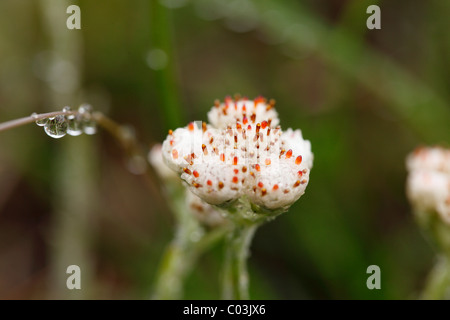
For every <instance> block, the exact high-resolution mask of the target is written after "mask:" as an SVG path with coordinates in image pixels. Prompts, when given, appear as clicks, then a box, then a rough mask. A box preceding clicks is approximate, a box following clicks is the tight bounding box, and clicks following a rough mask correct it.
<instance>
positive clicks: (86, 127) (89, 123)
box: [82, 120, 97, 135]
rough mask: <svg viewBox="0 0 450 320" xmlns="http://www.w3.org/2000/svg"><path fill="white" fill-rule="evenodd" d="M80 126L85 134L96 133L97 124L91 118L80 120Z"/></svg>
mask: <svg viewBox="0 0 450 320" xmlns="http://www.w3.org/2000/svg"><path fill="white" fill-rule="evenodd" d="M82 127H83V131H84V133H86V134H89V135H92V134H96V133H97V124H96V123H95V121H93V120H84V121H83V122H82Z"/></svg>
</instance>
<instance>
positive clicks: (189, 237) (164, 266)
mask: <svg viewBox="0 0 450 320" xmlns="http://www.w3.org/2000/svg"><path fill="white" fill-rule="evenodd" d="M171 198H172V199H175V200H174V201H173V202H172V203H171V206H172V211H173V212H174V213H175V218H176V223H177V226H176V233H175V237H174V239H173V240H172V242H171V243H170V244H169V245H168V247H167V248H166V251H165V252H164V255H163V258H162V262H161V265H160V267H159V270H158V274H157V275H156V285H155V291H154V294H153V297H152V298H153V299H162V300H171V299H181V298H182V297H183V291H184V290H183V289H184V288H183V287H184V282H185V280H186V278H187V276H188V275H189V274H190V273H191V271H192V268H193V266H194V265H195V263H196V261H197V260H198V258H199V256H200V255H201V254H202V253H203V252H205V251H206V250H208V249H209V248H210V247H212V246H213V245H214V244H216V243H217V242H218V241H219V240H220V239H222V238H223V236H224V235H225V234H226V232H227V227H222V228H217V229H215V230H213V231H210V232H208V233H205V231H204V230H203V228H202V227H201V226H200V225H199V223H198V221H197V220H196V219H195V217H194V216H193V215H192V213H191V212H190V211H189V210H188V209H187V208H186V206H185V203H184V194H183V193H181V194H172V196H171Z"/></svg>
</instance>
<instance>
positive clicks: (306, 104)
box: [0, 0, 450, 299]
mask: <svg viewBox="0 0 450 320" xmlns="http://www.w3.org/2000/svg"><path fill="white" fill-rule="evenodd" d="M50 2H51V1H31V0H28V1H13V0H3V1H1V2H0V122H3V121H6V120H10V119H13V118H18V117H22V116H25V115H29V114H31V113H32V112H46V111H52V110H56V109H61V108H62V107H63V105H61V106H60V105H57V106H55V105H52V102H51V101H54V99H52V98H51V97H52V95H55V94H56V95H59V96H60V97H61V96H62V97H64V95H65V94H66V91H65V90H69V89H67V88H71V87H70V86H71V81H72V80H73V79H75V78H76V79H78V80H79V81H80V89H79V90H76V91H75V92H72V93H71V95H70V97H71V98H70V99H72V100H70V101H66V102H65V104H67V105H71V106H73V107H76V106H77V105H78V104H80V103H82V102H85V101H88V102H89V103H91V104H92V105H93V106H94V107H95V108H96V109H98V110H101V111H103V112H105V113H107V114H108V115H109V116H110V117H111V118H113V119H115V120H117V121H118V122H120V123H129V124H131V125H133V126H134V127H135V128H136V132H137V135H138V137H139V139H140V140H141V141H143V142H145V143H146V144H147V145H148V146H150V145H152V144H154V143H156V142H160V141H162V140H163V138H164V137H165V135H166V133H167V130H168V129H169V128H170V127H169V126H172V125H183V123H179V122H182V121H183V120H182V119H184V120H186V121H187V120H205V114H206V111H207V110H208V109H209V108H210V107H211V106H212V104H213V101H214V99H216V98H220V99H222V98H223V97H224V96H225V95H232V94H234V93H241V94H243V95H246V96H249V97H254V96H257V95H260V94H262V95H264V96H266V97H268V98H274V99H276V100H277V110H278V112H279V115H280V119H281V124H282V126H283V128H288V127H294V128H302V131H303V135H304V137H305V138H306V139H308V140H310V141H311V143H312V149H313V152H314V155H315V160H314V168H313V169H312V173H311V181H310V184H309V186H308V188H307V191H306V194H305V195H304V196H303V197H302V198H301V200H300V201H298V202H297V203H296V204H295V205H294V206H293V207H292V208H291V209H290V211H289V212H288V213H287V214H284V215H282V216H280V217H279V218H278V219H276V220H275V221H273V222H271V223H269V224H267V225H265V226H264V227H262V228H260V230H259V231H258V232H257V234H256V237H255V239H254V242H253V245H252V255H251V258H250V260H249V266H250V270H249V271H250V276H251V286H250V288H251V297H252V298H256V299H257V298H262V299H265V298H267V299H303V298H308V299H315V298H324V299H345V298H354V299H368V298H374V299H405V298H415V297H417V293H418V291H419V290H420V289H421V288H422V287H423V284H424V280H425V276H426V274H427V272H428V270H429V269H430V267H431V265H432V263H433V254H434V252H433V248H432V247H431V246H430V245H429V244H428V243H427V241H426V239H424V237H423V236H422V234H421V233H420V232H419V229H418V227H417V226H416V225H415V223H414V221H413V217H412V215H411V213H410V207H409V205H408V203H407V200H406V197H405V179H406V171H405V168H404V161H405V156H406V155H407V154H408V153H409V152H410V151H411V150H412V149H414V148H415V147H416V146H417V145H419V144H424V143H427V144H444V145H447V146H448V143H449V141H450V125H449V124H450V104H449V102H450V91H449V90H448V88H449V85H450V83H449V81H450V78H449V77H448V75H449V74H450V64H449V62H450V37H449V34H448V27H449V23H448V16H449V15H450V3H449V2H448V1H440V0H431V1H421V2H411V1H407V0H399V1H366V0H347V1H337V0H336V1H324V0H320V1H317V0H304V1H300V0H298V1H275V0H264V1H259V0H255V1H250V0H233V1H219V0H185V1H182V0H161V1H156V0H155V1H144V0H133V1H123V0H110V1H108V2H107V3H103V2H98V1H87V0H84V1H81V0H80V1H73V3H70V4H78V5H79V6H80V8H81V18H82V29H81V30H67V29H66V26H65V24H61V25H59V26H58V25H56V26H55V25H53V27H56V28H61V33H60V35H61V37H65V36H73V35H71V33H74V32H76V33H79V34H78V36H81V41H80V43H79V44H77V47H76V50H77V52H78V53H79V54H78V56H77V57H78V58H79V59H80V60H81V62H79V61H78V62H77V63H80V64H76V65H78V66H79V67H77V68H70V66H69V67H67V63H68V62H67V61H65V60H64V57H62V58H61V57H60V56H58V55H57V54H56V55H55V52H54V51H55V42H54V38H53V40H52V37H51V35H49V28H48V25H47V26H46V23H48V21H46V17H45V15H44V14H43V11H45V10H44V9H43V8H45V6H46V5H48V3H50ZM161 4H163V5H161ZM371 4H378V5H379V6H380V8H381V19H382V22H381V25H382V28H381V30H368V29H367V28H366V19H367V17H368V14H366V8H367V6H369V5H371ZM169 7H170V8H169ZM155 8H156V9H155ZM155 10H160V13H163V14H164V16H163V19H160V20H161V21H156V22H155V21H154V20H153V19H154V17H155ZM60 14H61V15H62V16H63V17H64V18H63V19H62V21H65V19H66V17H68V16H69V15H68V14H67V13H66V12H65V10H63V11H62V12H60ZM158 17H161V16H160V15H158ZM155 50H156V51H155ZM164 50H165V51H164ZM62 51H64V50H62ZM165 54H166V55H167V56H165ZM68 56H70V54H69V55H68ZM58 59H60V60H58ZM61 59H62V60H61ZM165 59H166V60H167V61H166V60H165ZM55 61H56V62H58V61H59V63H60V64H59V67H60V68H59V69H58V63H56V62H55ZM69 62H70V61H69ZM65 63H66V64H65ZM165 63H168V65H167V66H169V67H170V70H169V71H170V72H167V70H164V68H163V69H161V66H163V67H164V65H165ZM61 66H62V67H61ZM64 66H65V67H64ZM52 68H53V69H52ZM61 68H62V69H61ZM49 70H50V71H49ZM51 70H53V71H51ZM58 72H59V73H58ZM77 77H79V78H77ZM55 79H57V80H55ZM78 80H77V81H78ZM61 81H62V82H61ZM67 97H69V95H67ZM167 108H168V109H167ZM177 108H181V110H179V111H177V110H178V109H177ZM174 112H175V113H176V112H178V113H177V114H176V115H174ZM169 124H170V125H169ZM80 139H81V137H64V138H62V139H60V140H54V139H51V138H49V137H47V136H46V135H45V134H43V132H42V130H41V129H39V128H38V127H35V126H32V125H31V126H27V127H22V128H18V129H15V130H12V131H8V132H5V133H1V134H0V298H25V299H28V298H44V297H48V296H49V295H50V291H52V286H53V284H51V282H52V281H53V280H52V279H53V278H55V277H56V278H58V277H63V278H65V277H66V274H65V272H66V270H65V269H62V270H58V269H55V264H54V263H53V262H52V261H53V260H54V255H56V254H61V253H60V252H58V251H57V250H54V248H55V243H57V241H58V232H57V230H56V231H55V230H54V229H55V226H58V216H59V215H60V214H61V213H60V212H59V211H58V204H56V207H55V197H56V196H57V195H58V194H60V192H59V191H60V190H59V188H65V190H66V191H65V193H64V194H66V195H70V194H72V193H73V194H75V195H76V194H77V192H78V191H79V190H78V191H77V188H84V187H83V183H82V182H76V181H73V182H74V183H73V184H72V183H71V180H69V181H65V183H61V181H60V180H61V177H65V176H66V178H65V179H71V178H70V174H69V175H63V174H61V172H58V170H61V167H62V165H61V163H62V162H63V163H64V164H65V167H63V168H64V169H63V170H66V171H67V170H71V169H70V167H71V166H73V168H74V171H75V172H81V171H82V170H80V171H76V170H75V168H77V166H78V165H79V162H78V161H75V159H77V157H76V156H73V155H72V156H73V157H72V156H70V150H68V149H71V148H68V146H67V144H68V143H69V145H71V146H74V150H84V151H81V152H83V154H82V158H83V159H84V161H85V160H86V159H87V160H88V162H89V163H92V165H93V167H94V168H95V169H93V171H90V172H95V176H93V177H91V178H92V179H90V180H89V181H90V182H89V186H87V187H88V188H89V190H91V192H93V193H94V192H95V197H94V198H95V205H91V206H85V205H84V204H80V203H76V202H75V203H70V196H69V197H68V200H65V201H66V203H65V206H66V207H67V205H68V204H69V206H73V208H75V210H73V211H74V212H76V209H77V208H80V210H87V209H86V208H89V210H90V211H89V215H90V219H88V220H86V219H85V220H83V223H84V224H88V226H84V227H86V230H87V231H88V232H86V234H83V236H82V237H83V239H84V240H83V241H84V242H85V245H84V247H83V250H84V254H83V255H73V257H77V256H83V257H84V258H83V259H87V260H89V264H90V266H91V268H92V270H91V273H92V274H91V275H90V280H89V281H87V280H86V283H83V288H84V289H83V291H84V290H85V291H84V292H89V295H88V296H86V295H85V296H84V297H89V298H146V297H148V296H149V292H150V290H151V285H152V283H153V280H154V275H155V271H156V269H157V266H158V263H159V259H160V258H161V254H162V252H163V248H164V245H165V244H166V243H168V241H170V239H171V236H172V232H173V224H172V223H173V219H172V217H171V215H170V211H169V209H168V206H167V204H166V200H165V199H164V198H163V195H162V194H161V192H160V191H159V190H160V186H159V183H158V180H157V179H156V177H155V176H151V177H150V178H144V177H142V176H134V175H132V174H131V173H129V172H128V171H127V162H126V160H125V157H124V155H123V154H122V153H121V150H120V147H119V145H118V144H117V143H116V142H115V141H113V140H112V139H111V137H110V136H108V135H107V134H105V133H103V132H102V131H101V130H100V132H99V134H98V135H97V136H96V137H82V139H81V140H80ZM85 139H88V140H89V139H91V140H92V141H93V142H92V143H93V146H94V147H93V148H80V146H79V145H78V144H83V143H86V141H85ZM68 140H70V142H69V141H68ZM86 150H89V151H86ZM62 155H65V156H64V157H63V156H62ZM70 159H74V160H73V163H71V162H70V161H71V160H70ZM86 170H87V169H86ZM84 172H85V173H86V172H87V171H84ZM75 182H76V183H75ZM71 185H73V188H74V189H73V190H71V189H70V188H71ZM78 194H79V193H78ZM78 198H79V197H78ZM88 198H89V197H88ZM86 199H87V198H86ZM86 201H93V200H86ZM67 202H68V204H67ZM84 213H86V212H84ZM84 213H80V214H84ZM75 223H76V222H75ZM69 224H70V220H69ZM84 227H83V228H82V229H83V230H84ZM80 238H81V237H80V236H78V237H74V239H73V241H79V239H80ZM65 241H68V242H69V246H68V247H67V250H68V251H67V252H69V253H70V252H71V251H70V250H72V249H73V247H72V246H70V239H67V237H66V239H65ZM75 247H77V246H75ZM67 252H66V254H65V255H63V257H66V258H63V261H64V259H66V260H67V266H68V265H71V264H77V263H81V262H78V261H73V260H71V259H70V257H71V254H68V253H67ZM222 253H223V248H222V247H221V246H220V245H219V246H218V247H216V248H214V249H213V250H212V251H211V252H210V253H208V254H207V255H206V256H204V257H203V258H202V259H201V260H200V264H199V266H198V268H196V269H195V271H194V273H193V274H192V276H191V277H190V278H189V280H188V282H187V284H186V285H187V287H186V298H191V299H197V298H208V299H215V298H219V297H220V295H219V293H220V290H219V272H220V266H221V261H222ZM372 264H375V265H378V266H379V267H380V268H381V281H382V284H381V290H368V289H367V287H366V279H367V277H368V274H366V269H367V267H368V266H369V265H372ZM58 272H60V273H61V274H59V275H56V276H55V273H58Z"/></svg>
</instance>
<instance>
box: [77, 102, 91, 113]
mask: <svg viewBox="0 0 450 320" xmlns="http://www.w3.org/2000/svg"><path fill="white" fill-rule="evenodd" d="M78 112H79V113H81V114H83V115H84V114H89V115H90V114H91V113H92V106H91V105H90V104H87V103H83V104H82V105H81V106H80V107H79V108H78Z"/></svg>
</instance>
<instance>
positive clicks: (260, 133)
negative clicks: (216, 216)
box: [162, 98, 313, 210]
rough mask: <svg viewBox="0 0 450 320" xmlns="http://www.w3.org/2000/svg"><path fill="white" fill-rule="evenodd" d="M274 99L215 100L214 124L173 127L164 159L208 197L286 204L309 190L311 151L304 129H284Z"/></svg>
mask: <svg viewBox="0 0 450 320" xmlns="http://www.w3.org/2000/svg"><path fill="white" fill-rule="evenodd" d="M273 104H274V102H271V103H270V104H266V103H265V99H263V98H257V99H255V100H254V101H252V100H244V99H240V100H231V99H227V100H226V102H225V103H224V104H220V103H216V106H214V107H213V109H212V110H211V111H210V112H209V114H208V118H209V120H210V122H211V124H212V125H207V124H206V123H201V122H198V123H194V122H192V123H190V124H189V125H188V126H187V127H185V128H179V129H176V130H175V131H173V132H172V131H170V132H169V135H168V136H167V138H166V140H165V141H164V143H163V150H162V152H163V157H164V160H165V162H166V163H167V164H168V166H169V167H170V168H172V169H174V170H175V171H177V172H179V173H180V175H181V178H182V179H183V180H184V181H186V182H187V184H188V185H189V187H190V189H191V191H192V192H193V193H194V194H196V195H198V196H199V197H200V198H201V199H203V200H204V201H206V202H207V203H210V204H213V205H220V206H223V205H228V204H232V203H233V202H234V201H236V200H238V199H240V200H241V201H249V202H250V204H251V205H252V206H253V207H255V206H257V207H260V208H262V209H268V210H280V209H281V210H286V209H287V208H288V207H289V206H290V205H292V203H294V202H295V201H296V200H298V198H300V196H301V195H303V194H304V192H305V189H306V186H307V184H308V182H309V173H310V169H311V167H312V162H313V154H312V152H311V145H310V143H309V141H307V140H304V139H303V137H302V134H301V131H300V130H295V131H293V130H292V129H288V130H287V131H286V132H285V133H283V132H282V130H281V128H280V126H278V125H277V124H278V122H279V120H278V118H277V113H276V112H275V110H274V108H273Z"/></svg>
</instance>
